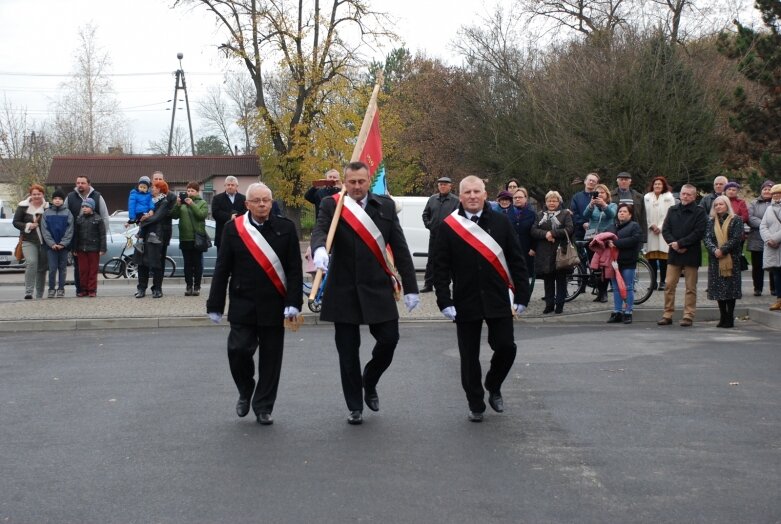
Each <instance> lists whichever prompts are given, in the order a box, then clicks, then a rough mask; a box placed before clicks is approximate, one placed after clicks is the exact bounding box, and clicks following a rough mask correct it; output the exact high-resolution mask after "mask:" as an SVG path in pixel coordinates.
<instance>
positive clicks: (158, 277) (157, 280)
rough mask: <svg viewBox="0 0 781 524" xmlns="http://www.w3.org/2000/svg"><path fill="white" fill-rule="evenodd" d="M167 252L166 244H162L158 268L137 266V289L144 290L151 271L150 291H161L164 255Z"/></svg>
mask: <svg viewBox="0 0 781 524" xmlns="http://www.w3.org/2000/svg"><path fill="white" fill-rule="evenodd" d="M167 253H168V246H167V245H166V246H163V247H162V249H161V250H160V269H150V268H149V266H145V265H139V266H138V286H137V289H138V290H139V291H146V288H147V286H148V285H149V273H150V272H151V273H152V291H153V292H154V291H160V292H161V293H162V291H163V274H164V273H165V257H166V254H167Z"/></svg>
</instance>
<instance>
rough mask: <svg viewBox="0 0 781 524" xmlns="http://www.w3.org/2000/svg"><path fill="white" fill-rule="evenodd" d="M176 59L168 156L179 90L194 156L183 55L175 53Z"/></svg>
mask: <svg viewBox="0 0 781 524" xmlns="http://www.w3.org/2000/svg"><path fill="white" fill-rule="evenodd" d="M176 58H178V59H179V69H177V70H176V84H175V85H174V99H173V100H172V102H173V104H174V107H173V110H172V111H171V131H170V132H169V133H168V156H171V145H172V140H173V137H174V118H175V117H176V97H177V96H178V95H177V93H179V90H180V89H181V90H183V91H184V103H185V107H186V108H187V125H188V126H189V127H190V152H191V153H192V155H193V156H195V141H194V140H193V121H192V119H191V118H190V100H189V98H187V82H185V80H184V70H183V69H182V58H184V54H182V53H176ZM180 79H181V84H182V85H181V87H180V86H179V80H180Z"/></svg>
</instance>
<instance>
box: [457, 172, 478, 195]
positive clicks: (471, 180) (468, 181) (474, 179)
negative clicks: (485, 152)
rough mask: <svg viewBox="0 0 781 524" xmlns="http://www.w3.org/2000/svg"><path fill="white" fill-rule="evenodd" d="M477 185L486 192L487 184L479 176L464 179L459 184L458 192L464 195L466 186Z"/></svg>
mask: <svg viewBox="0 0 781 524" xmlns="http://www.w3.org/2000/svg"><path fill="white" fill-rule="evenodd" d="M475 183H476V184H479V185H480V186H482V188H483V191H485V182H484V181H483V179H482V178H480V177H479V176H475V175H469V176H467V177H464V178H463V179H462V180H461V182H460V183H459V184H458V192H459V193H463V192H464V186H465V185H466V184H475Z"/></svg>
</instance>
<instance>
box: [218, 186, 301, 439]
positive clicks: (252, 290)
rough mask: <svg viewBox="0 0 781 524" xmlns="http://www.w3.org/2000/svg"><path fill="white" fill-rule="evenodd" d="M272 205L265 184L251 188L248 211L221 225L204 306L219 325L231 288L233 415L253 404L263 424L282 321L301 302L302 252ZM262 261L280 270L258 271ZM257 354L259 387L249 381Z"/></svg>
mask: <svg viewBox="0 0 781 524" xmlns="http://www.w3.org/2000/svg"><path fill="white" fill-rule="evenodd" d="M272 201H273V200H272V196H271V190H270V189H269V188H268V187H267V186H266V185H265V184H261V183H255V184H252V185H250V186H249V188H248V189H247V199H246V206H247V208H248V209H249V212H248V213H246V214H245V215H242V216H240V217H238V218H236V219H235V220H232V221H230V222H228V223H227V224H226V225H225V232H224V235H223V241H224V242H223V244H222V249H220V252H219V253H218V255H217V265H216V267H215V268H214V276H213V278H212V285H211V290H210V292H209V299H208V300H207V302H206V311H207V312H208V314H209V318H211V319H212V321H213V322H216V323H219V321H220V319H221V318H222V313H223V311H224V310H225V290H226V289H227V288H229V295H230V307H229V309H228V321H229V322H230V327H231V330H230V334H229V335H228V362H229V364H230V370H231V375H232V376H233V380H234V382H235V383H236V387H237V388H238V390H239V400H238V402H237V403H236V413H237V414H238V415H239V416H240V417H243V416H245V415H247V413H249V408H250V401H251V403H252V409H253V411H254V413H255V415H256V416H257V421H258V423H260V424H263V425H268V424H272V423H273V419H272V418H271V412H272V411H273V409H274V401H275V400H276V397H277V387H278V386H279V375H280V370H281V368H282V348H283V343H284V337H285V329H284V326H283V321H284V320H285V318H288V319H294V318H295V317H297V316H298V315H299V313H300V311H301V303H302V301H303V294H302V289H303V273H302V270H301V250H300V247H299V243H298V235H297V234H296V228H295V224H293V222H292V221H290V220H289V219H287V218H284V217H280V216H278V215H274V214H272V213H271V204H272ZM253 230H257V231H259V232H260V235H257V234H256V233H254V231H253ZM253 236H255V237H256V241H254V242H253V238H252V237H253ZM260 237H262V239H265V244H264V242H263V241H262V240H261V238H260ZM248 245H249V246H250V247H251V248H252V251H250V247H248ZM264 246H265V249H266V250H265V251H264ZM267 249H270V250H271V251H270V252H269V251H268V250H267ZM268 254H270V255H271V256H267V255H268ZM262 256H267V258H266V259H265V262H267V263H266V264H265V266H266V267H274V265H275V264H274V262H277V263H278V264H277V266H278V267H281V269H282V271H281V272H278V271H277V270H272V269H269V271H266V270H265V269H264V266H261V261H263V260H264V259H263V258H262ZM268 262H270V264H268ZM255 349H258V383H257V386H256V385H255V380H254V378H253V377H254V376H255V366H254V361H253V357H254V355H255ZM253 392H254V393H253Z"/></svg>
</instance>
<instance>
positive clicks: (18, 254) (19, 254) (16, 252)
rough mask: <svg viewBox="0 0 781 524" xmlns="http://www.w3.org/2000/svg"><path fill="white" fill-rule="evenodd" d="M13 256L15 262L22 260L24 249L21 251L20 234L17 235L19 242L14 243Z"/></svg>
mask: <svg viewBox="0 0 781 524" xmlns="http://www.w3.org/2000/svg"><path fill="white" fill-rule="evenodd" d="M14 258H16V261H17V262H21V261H22V260H24V251H22V235H19V242H17V243H16V248H15V249H14Z"/></svg>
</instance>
